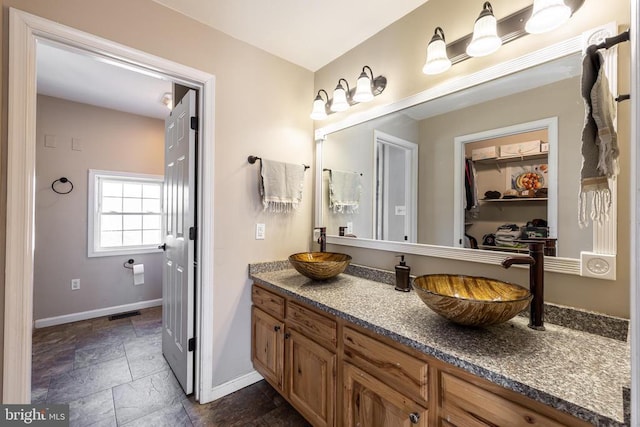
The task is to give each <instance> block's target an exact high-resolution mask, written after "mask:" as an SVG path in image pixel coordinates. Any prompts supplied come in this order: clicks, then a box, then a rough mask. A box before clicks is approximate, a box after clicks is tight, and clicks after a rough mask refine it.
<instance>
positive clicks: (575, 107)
mask: <svg viewBox="0 0 640 427" xmlns="http://www.w3.org/2000/svg"><path fill="white" fill-rule="evenodd" d="M580 64H581V55H580V54H579V53H576V54H573V55H569V56H566V57H563V58H560V59H556V60H554V61H550V62H547V63H544V64H541V65H538V66H535V67H532V68H528V69H526V70H523V71H520V72H518V73H514V74H511V75H508V76H506V77H502V78H500V79H497V80H493V81H489V82H487V83H484V84H481V85H478V86H474V87H472V88H470V89H466V90H464V91H460V92H456V93H452V94H449V95H447V96H443V97H440V98H437V99H434V100H430V101H427V102H425V103H422V104H419V105H416V106H414V107H411V108H407V109H404V110H401V111H397V112H394V113H391V114H388V115H386V116H382V117H379V118H376V119H373V120H369V121H366V122H364V123H360V124H357V125H355V126H351V127H348V128H345V129H341V130H339V131H336V132H333V133H330V134H328V135H326V139H325V140H324V141H323V144H322V165H323V167H325V168H336V169H340V170H346V171H353V172H358V173H361V174H362V181H361V182H362V189H361V192H360V200H359V207H358V210H357V211H356V212H353V213H335V212H333V211H332V210H330V209H329V207H328V200H329V197H328V188H329V186H328V185H329V182H328V176H327V174H326V173H325V174H323V186H322V188H323V190H322V191H323V206H322V208H323V209H322V214H323V218H322V221H323V224H324V225H325V226H327V233H328V234H331V235H337V234H338V227H340V226H349V231H350V232H351V233H352V234H353V235H355V236H357V237H361V238H368V239H383V240H404V238H405V237H404V236H408V237H407V241H412V240H411V226H410V225H409V226H405V231H404V234H400V235H399V236H400V237H397V236H396V237H390V235H385V234H384V232H385V231H384V230H385V226H388V225H385V222H384V220H385V212H386V218H387V221H388V220H389V218H391V219H397V217H402V216H404V215H407V210H406V209H405V208H403V207H408V206H411V205H412V204H414V205H415V206H417V224H416V227H417V238H416V240H415V241H416V242H417V243H422V244H430V245H439V246H450V247H451V246H463V243H461V241H460V240H461V238H462V236H463V235H464V232H462V233H459V232H458V231H456V227H457V225H456V223H457V222H460V223H462V227H463V228H464V222H465V221H464V213H465V211H464V204H463V199H464V195H463V191H462V189H463V187H459V186H458V187H457V186H456V181H459V182H460V183H463V180H462V177H464V173H461V176H459V177H456V174H455V170H456V169H460V170H462V171H464V154H462V155H461V157H460V158H457V157H455V143H454V141H455V140H456V138H461V137H463V136H465V135H467V136H468V135H472V134H481V133H483V132H488V131H490V130H493V129H501V128H508V127H514V126H515V127H517V126H519V125H522V124H523V123H527V122H535V121H539V120H541V119H544V118H550V117H557V122H558V124H557V132H558V135H557V140H558V143H557V147H551V149H552V150H557V163H558V164H560V165H562V167H561V169H559V170H550V171H547V174H546V176H543V177H542V178H543V179H544V178H546V179H548V180H549V182H547V183H546V188H550V187H549V185H551V186H557V191H550V192H549V195H548V197H547V198H548V200H547V201H544V203H543V201H542V200H539V201H536V202H532V203H531V204H521V205H520V206H515V205H516V204H517V203H514V204H513V207H510V208H509V209H507V208H506V206H507V203H502V204H500V203H494V202H488V203H482V202H479V211H478V213H477V215H478V216H477V218H478V219H480V220H482V222H484V224H482V225H481V224H475V223H474V225H471V226H470V228H469V231H472V230H473V233H469V234H471V235H473V236H474V237H475V239H476V240H478V241H480V242H481V241H482V238H483V237H484V235H485V234H491V233H490V231H491V230H492V229H495V230H497V228H498V227H499V226H500V225H502V224H507V223H512V222H516V223H518V225H526V224H527V222H530V221H531V220H534V219H544V220H545V221H547V223H548V224H549V226H550V233H551V235H552V236H554V235H557V237H558V239H559V243H558V255H559V256H561V257H570V258H579V257H580V251H590V250H591V249H592V248H591V239H592V233H593V231H592V230H591V229H589V228H587V229H580V228H579V227H578V223H577V206H578V201H577V198H578V186H579V176H580V167H581V157H580V134H581V130H582V125H583V120H584V106H583V102H582V98H581V97H580V80H579V77H578V76H579V74H580ZM377 132H379V133H380V134H384V135H386V136H387V138H397V139H400V140H405V141H411V142H416V143H417V144H418V147H419V150H418V153H419V156H418V165H417V172H418V174H417V176H418V179H417V182H418V188H417V191H415V197H413V196H408V199H406V200H399V201H393V202H390V205H389V206H385V205H384V203H383V206H382V207H381V206H380V203H379V200H380V199H379V198H377V195H378V192H377V188H376V187H377V186H378V183H379V182H384V179H383V178H380V177H379V176H378V175H379V169H377V163H376V152H377V151H378V150H376V149H375V147H376V146H377V144H376V143H375V141H376V136H375V135H376V134H377ZM526 138H529V136H527V137H526ZM530 138H531V139H530V140H542V141H545V142H548V140H549V139H550V138H549V136H547V135H542V136H540V135H531V136H530ZM478 139H487V137H483V138H478ZM465 142H471V141H469V140H467V141H465ZM488 144H489V145H491V144H493V146H494V147H496V146H498V142H491V143H488ZM538 147H540V145H538ZM471 149H473V148H471ZM458 161H459V162H460V163H458ZM543 164H546V165H547V167H549V168H551V167H553V166H552V164H551V162H549V161H548V160H547V161H546V162H544V161H540V159H530V161H528V162H525V163H524V164H521V165H519V166H518V165H513V164H504V165H502V164H498V165H496V164H493V165H492V164H491V163H487V164H482V165H476V169H477V173H484V172H485V169H487V170H489V169H492V170H501V171H502V172H501V175H500V177H499V178H497V177H494V180H495V179H497V180H498V181H493V182H495V184H492V185H489V184H487V185H489V187H492V186H493V187H495V188H491V190H496V191H499V192H500V193H504V191H506V190H507V189H509V187H510V186H513V184H512V183H510V181H511V180H513V179H514V178H513V177H512V176H509V175H508V174H511V175H513V174H516V171H518V170H520V173H518V174H516V177H515V179H516V180H517V179H518V176H519V175H522V174H523V173H525V172H526V171H527V170H528V169H531V168H536V167H537V168H538V169H539V168H540V167H542V165H543ZM389 166H390V165H389ZM518 167H520V169H518ZM405 168H406V166H401V167H399V168H398V169H397V170H395V171H394V170H387V171H385V173H386V174H388V175H389V176H396V177H404V175H405ZM525 169H526V170H525ZM498 173H500V172H498ZM535 173H538V171H536V172H535ZM531 177H534V175H532V176H531ZM498 182H499V183H500V184H498ZM519 183H520V185H516V187H518V186H523V185H522V180H520V181H519ZM483 188H484V187H483ZM487 188H488V187H487ZM513 189H514V190H517V189H516V188H513ZM524 189H525V188H522V189H521V190H524ZM486 191H489V190H486V189H485V190H484V191H481V194H480V197H484V192H486ZM554 193H555V194H554ZM382 194H384V192H383V193H382ZM520 195H522V194H520ZM541 199H542V198H541ZM492 203H493V204H492ZM545 205H546V206H545ZM509 206H511V205H509ZM534 206H537V209H533V207H534ZM550 206H555V207H556V208H554V209H557V214H556V213H554V214H553V216H551V217H550V216H549V214H548V213H545V211H547V212H548V211H549V209H548V208H549V207H550ZM516 211H517V212H519V214H517V215H518V216H517V218H516V216H514V215H516V213H515V212H516ZM381 212H382V214H381ZM460 218H462V219H460ZM469 222H470V221H469ZM403 225H404V223H403Z"/></svg>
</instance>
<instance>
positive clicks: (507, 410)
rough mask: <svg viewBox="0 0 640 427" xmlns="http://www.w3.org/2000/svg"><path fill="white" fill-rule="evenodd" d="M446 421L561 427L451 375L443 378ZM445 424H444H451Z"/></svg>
mask: <svg viewBox="0 0 640 427" xmlns="http://www.w3.org/2000/svg"><path fill="white" fill-rule="evenodd" d="M440 380H441V382H440V387H441V393H442V412H441V415H440V416H441V418H442V421H446V422H448V423H450V424H452V425H455V426H478V427H482V426H494V425H498V426H513V427H521V426H522V427H524V426H526V427H530V426H545V427H561V426H564V425H565V424H562V423H559V422H557V421H555V420H553V419H551V418H548V417H546V416H544V415H542V414H539V413H538V412H536V411H533V410H531V409H528V408H525V407H524V406H521V405H518V404H516V403H514V402H511V401H510V400H507V399H505V398H503V397H500V396H498V395H495V394H493V393H491V392H489V391H487V390H484V389H482V388H480V387H478V386H476V385H474V384H471V383H468V382H466V381H464V380H462V379H460V378H457V377H454V376H453V375H449V374H447V373H444V372H443V373H442V376H441V378H440ZM450 424H447V423H442V425H450Z"/></svg>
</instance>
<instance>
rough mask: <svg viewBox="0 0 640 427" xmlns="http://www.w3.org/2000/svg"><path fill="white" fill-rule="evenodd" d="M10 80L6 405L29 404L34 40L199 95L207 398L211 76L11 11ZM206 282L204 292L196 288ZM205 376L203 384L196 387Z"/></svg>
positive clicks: (202, 346)
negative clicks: (172, 83) (155, 75)
mask: <svg viewBox="0 0 640 427" xmlns="http://www.w3.org/2000/svg"><path fill="white" fill-rule="evenodd" d="M10 23H11V26H10V50H11V55H10V64H9V68H10V78H9V88H10V90H9V92H10V93H9V111H10V113H9V126H8V130H9V147H8V152H9V154H8V162H7V163H8V165H9V167H8V173H7V179H8V193H7V224H10V225H11V226H9V225H8V226H7V246H8V247H12V248H13V249H14V250H13V251H11V252H10V253H7V257H6V262H7V267H6V272H5V298H6V301H5V303H6V304H5V306H6V307H5V319H6V322H5V324H9V323H10V324H11V325H12V326H14V327H12V328H7V330H6V331H5V342H4V354H5V357H4V378H3V398H4V401H5V402H7V403H26V402H29V400H30V394H31V393H30V388H31V387H30V381H29V379H30V371H31V350H32V340H31V333H32V321H33V319H32V317H33V314H32V313H33V237H34V229H33V218H34V204H33V200H34V184H35V182H34V180H35V144H36V141H35V128H36V114H35V105H36V87H35V82H36V70H35V66H34V64H35V60H36V51H37V48H36V46H37V43H38V41H39V40H49V41H52V42H57V43H61V44H63V45H65V46H68V47H69V48H73V49H79V50H81V51H83V52H85V53H87V54H90V55H95V56H98V57H102V58H106V59H108V60H111V61H117V62H119V63H121V64H124V65H125V66H129V67H133V68H136V69H139V70H142V71H143V72H144V71H146V72H155V73H161V74H164V75H165V76H167V77H169V78H170V79H172V80H173V81H176V82H179V83H180V84H183V85H185V86H188V87H193V88H196V89H198V90H199V91H200V94H201V97H200V101H199V103H198V106H197V110H198V113H199V116H200V117H202V118H203V119H202V120H200V122H199V123H198V130H199V140H200V145H199V152H198V166H201V165H202V164H206V165H207V167H206V168H203V167H199V171H200V172H199V174H198V176H197V182H198V186H197V188H198V191H197V194H196V199H197V203H198V215H197V218H198V223H197V226H196V227H197V230H198V231H197V237H198V239H197V240H196V241H197V245H196V257H197V259H202V260H208V261H209V262H201V263H200V265H199V267H200V271H199V274H198V275H197V277H196V278H195V292H196V300H197V301H199V305H198V306H197V307H196V314H195V319H196V324H195V329H196V335H197V336H199V337H202V339H201V340H200V342H199V345H198V346H197V349H196V351H195V381H194V383H195V388H194V393H195V397H196V399H197V400H199V401H200V402H207V401H210V400H212V398H211V397H210V396H211V393H210V392H211V390H210V387H207V386H206V384H208V383H211V381H210V378H211V367H208V366H207V364H206V363H203V361H206V360H210V359H211V353H212V351H213V350H212V343H211V342H210V340H208V339H206V337H211V336H213V333H212V329H213V325H212V319H211V313H210V310H209V311H208V310H203V309H202V308H203V307H202V306H203V305H204V304H205V302H208V301H211V297H212V289H211V285H209V284H211V283H212V282H213V274H212V273H213V272H212V265H211V264H212V262H211V261H212V260H213V250H212V244H213V224H212V217H213V215H212V213H213V200H212V193H213V191H212V190H213V164H214V160H213V121H212V120H207V119H206V118H207V117H213V98H214V77H213V76H212V75H210V74H207V73H203V72H201V71H198V70H195V69H192V68H189V67H186V66H183V65H181V64H177V63H174V62H172V61H168V60H165V59H162V58H158V57H155V56H152V55H149V54H146V53H144V52H140V51H137V50H134V49H131V48H128V47H126V46H122V45H118V44H115V43H112V42H110V41H108V40H104V39H101V38H99V37H96V36H93V35H91V34H87V33H84V32H81V31H77V30H75V29H72V28H69V27H66V26H63V25H60V24H56V23H53V22H51V21H48V20H45V19H42V18H39V17H36V16H33V15H30V14H27V13H24V12H21V11H18V10H15V9H11V10H10ZM203 283H204V284H207V286H203V285H202V284H203ZM201 378H207V379H209V381H206V380H205V381H201Z"/></svg>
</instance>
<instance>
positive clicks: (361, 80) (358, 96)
mask: <svg viewBox="0 0 640 427" xmlns="http://www.w3.org/2000/svg"><path fill="white" fill-rule="evenodd" d="M334 99H335V98H334ZM372 99H373V92H372V90H371V79H370V78H369V76H368V75H367V73H365V72H364V71H363V72H362V73H361V74H360V77H358V82H357V83H356V93H354V94H353V100H354V101H355V102H368V101H371V100H372Z"/></svg>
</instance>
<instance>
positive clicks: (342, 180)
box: [329, 170, 362, 213]
mask: <svg viewBox="0 0 640 427" xmlns="http://www.w3.org/2000/svg"><path fill="white" fill-rule="evenodd" d="M360 181H361V177H360V174H359V173H356V172H345V171H339V170H330V171H329V208H330V209H333V212H335V213H356V212H357V211H358V208H359V207H360V192H361V189H362V184H361V182H360Z"/></svg>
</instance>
